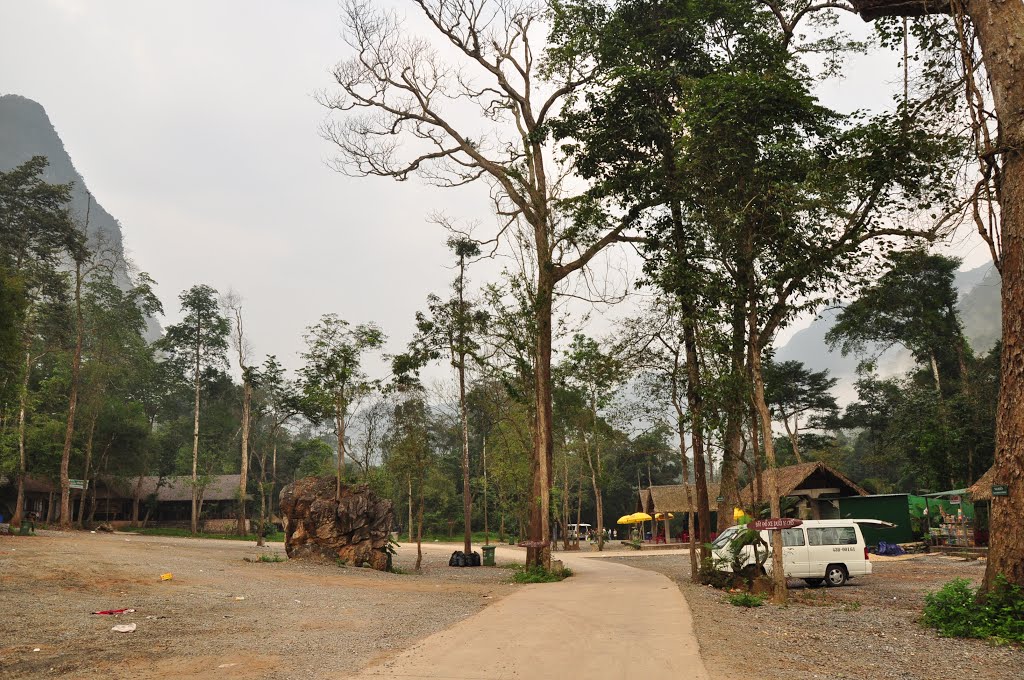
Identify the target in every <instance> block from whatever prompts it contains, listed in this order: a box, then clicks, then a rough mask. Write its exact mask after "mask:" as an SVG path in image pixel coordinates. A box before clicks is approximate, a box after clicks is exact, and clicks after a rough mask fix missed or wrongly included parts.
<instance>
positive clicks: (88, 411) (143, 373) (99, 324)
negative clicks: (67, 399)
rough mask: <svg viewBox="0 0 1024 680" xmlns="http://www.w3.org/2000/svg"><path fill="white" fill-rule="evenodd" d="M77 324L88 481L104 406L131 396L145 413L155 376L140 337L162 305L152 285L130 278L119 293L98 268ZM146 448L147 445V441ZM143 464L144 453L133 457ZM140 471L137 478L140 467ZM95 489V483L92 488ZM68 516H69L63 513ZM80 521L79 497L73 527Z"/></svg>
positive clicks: (110, 274)
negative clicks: (80, 330)
mask: <svg viewBox="0 0 1024 680" xmlns="http://www.w3.org/2000/svg"><path fill="white" fill-rule="evenodd" d="M81 306H82V323H83V331H84V333H83V335H84V339H83V350H82V354H83V370H82V415H83V417H84V420H85V445H84V450H85V461H84V462H85V465H84V467H83V475H82V479H85V480H89V479H91V478H92V475H93V474H94V473H95V468H94V467H93V455H92V454H93V441H94V436H95V433H96V429H97V426H98V424H99V421H100V418H101V416H102V415H103V413H104V410H105V408H106V404H107V402H109V401H110V400H111V399H123V398H124V395H125V394H128V395H130V396H131V399H130V401H132V402H136V403H138V404H139V405H140V407H141V408H142V409H143V412H144V413H145V412H146V406H147V405H148V404H147V399H145V398H144V397H142V398H140V397H141V395H143V394H145V392H146V390H148V389H151V386H150V385H149V384H148V383H149V382H150V381H151V380H152V375H153V373H155V372H156V371H155V368H154V365H153V364H154V362H155V358H154V356H153V349H152V348H151V347H150V346H149V345H148V344H147V343H146V340H145V339H144V334H145V331H146V324H147V319H148V318H149V317H152V316H153V315H154V314H158V313H161V312H162V311H163V306H162V304H161V303H160V300H159V298H157V297H156V294H155V293H154V291H153V280H152V279H151V278H150V277H149V276H148V275H147V274H145V273H140V274H137V275H135V276H133V277H132V278H131V280H130V285H129V286H128V287H127V288H122V286H121V285H119V282H118V280H117V275H116V274H115V272H114V271H113V270H111V269H106V268H99V269H97V270H96V271H94V272H93V274H92V276H91V277H90V278H89V279H88V280H86V281H85V283H84V285H83V292H82V295H81ZM145 446H146V447H148V446H149V442H148V441H147V442H146V444H145ZM139 458H142V459H145V458H146V456H145V454H142V455H140V456H139ZM139 467H140V474H141V468H142V467H143V466H139ZM92 488H94V489H95V484H93V485H92ZM69 514H70V513H69ZM84 517H85V494H83V495H82V498H81V501H80V506H79V512H78V522H79V524H81V523H82V522H83V520H84Z"/></svg>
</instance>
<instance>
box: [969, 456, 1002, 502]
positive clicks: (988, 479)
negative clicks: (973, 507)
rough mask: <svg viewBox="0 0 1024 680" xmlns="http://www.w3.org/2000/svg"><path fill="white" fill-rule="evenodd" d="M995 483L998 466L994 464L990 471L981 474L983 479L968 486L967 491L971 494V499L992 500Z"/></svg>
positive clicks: (975, 500)
mask: <svg viewBox="0 0 1024 680" xmlns="http://www.w3.org/2000/svg"><path fill="white" fill-rule="evenodd" d="M995 483H996V466H995V465H993V466H992V467H990V468H989V469H988V472H986V473H985V474H983V475H982V476H981V479H979V480H978V481H976V482H975V483H974V484H972V485H971V486H970V487H968V489H967V493H969V494H970V495H971V500H972V501H974V502H978V501H990V500H992V485H993V484H995Z"/></svg>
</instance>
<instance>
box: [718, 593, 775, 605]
mask: <svg viewBox="0 0 1024 680" xmlns="http://www.w3.org/2000/svg"><path fill="white" fill-rule="evenodd" d="M764 600H765V597H764V596H763V595H754V594H753V593H730V594H729V595H726V596H725V601H726V602H728V603H729V604H731V605H732V606H734V607H760V606H761V605H763V604H764Z"/></svg>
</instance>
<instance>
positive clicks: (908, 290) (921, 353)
mask: <svg viewBox="0 0 1024 680" xmlns="http://www.w3.org/2000/svg"><path fill="white" fill-rule="evenodd" d="M959 266H960V260H957V259H955V258H951V257H946V256H944V255H934V254H929V253H926V252H923V251H919V250H915V251H910V252H906V253H897V254H894V255H893V257H892V264H891V269H889V271H887V272H885V273H884V274H883V275H882V276H881V277H880V278H879V279H878V280H877V282H875V283H874V284H872V285H871V286H869V287H868V288H866V289H864V290H863V291H861V293H860V295H859V296H858V297H857V299H855V300H853V301H852V302H851V303H850V304H848V305H846V306H845V307H844V308H843V309H842V311H841V312H840V313H839V316H838V317H837V318H836V322H835V324H834V325H833V326H832V328H831V329H829V331H828V334H827V335H826V336H825V341H826V342H827V343H828V344H829V347H830V348H832V349H835V347H836V346H838V347H839V349H840V351H841V352H842V353H843V356H846V355H847V354H850V353H856V354H858V355H862V356H864V355H867V354H869V353H870V354H873V355H874V356H875V357H876V358H877V356H878V355H879V354H881V353H882V352H884V351H885V350H887V349H889V348H890V347H892V346H893V345H897V344H898V345H902V346H904V347H906V348H907V349H908V350H910V353H911V354H912V355H913V356H914V359H916V360H917V361H918V362H920V363H922V364H925V365H928V366H930V367H931V370H932V376H933V378H934V380H935V388H936V391H939V392H941V388H942V380H941V376H940V375H939V363H940V359H941V356H940V355H941V354H942V353H943V352H944V351H948V350H952V352H953V353H954V356H956V357H958V360H957V363H958V364H959V366H961V367H964V366H965V356H966V353H967V351H969V350H968V348H967V340H966V338H965V337H964V333H963V327H962V325H961V323H960V318H959V316H958V314H957V309H956V304H957V292H956V287H955V285H954V277H955V274H956V270H957V269H958V268H959Z"/></svg>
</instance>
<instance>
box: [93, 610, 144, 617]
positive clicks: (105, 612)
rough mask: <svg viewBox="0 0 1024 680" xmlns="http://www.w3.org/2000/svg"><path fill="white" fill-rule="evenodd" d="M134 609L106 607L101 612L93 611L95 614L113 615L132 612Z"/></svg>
mask: <svg viewBox="0 0 1024 680" xmlns="http://www.w3.org/2000/svg"><path fill="white" fill-rule="evenodd" d="M133 611H135V610H134V609H105V610H104V611H101V612H93V614H99V615H100V616H112V615H114V614H130V613H132V612H133Z"/></svg>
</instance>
